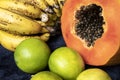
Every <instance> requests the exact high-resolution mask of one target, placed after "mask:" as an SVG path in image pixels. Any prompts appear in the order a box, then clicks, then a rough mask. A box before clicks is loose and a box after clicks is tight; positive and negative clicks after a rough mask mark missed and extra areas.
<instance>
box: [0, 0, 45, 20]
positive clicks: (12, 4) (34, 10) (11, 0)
mask: <svg viewBox="0 0 120 80" xmlns="http://www.w3.org/2000/svg"><path fill="white" fill-rule="evenodd" d="M0 7H1V8H3V9H7V10H9V11H12V12H15V13H18V14H21V15H25V16H28V17H30V18H33V19H35V18H41V15H42V14H45V13H44V12H43V11H41V10H40V9H39V8H38V7H35V6H33V5H30V4H27V3H25V2H22V1H17V0H0Z"/></svg>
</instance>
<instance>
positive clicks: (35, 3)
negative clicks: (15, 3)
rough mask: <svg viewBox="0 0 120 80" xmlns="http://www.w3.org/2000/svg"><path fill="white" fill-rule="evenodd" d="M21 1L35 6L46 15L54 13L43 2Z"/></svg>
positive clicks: (33, 0) (40, 0)
mask: <svg viewBox="0 0 120 80" xmlns="http://www.w3.org/2000/svg"><path fill="white" fill-rule="evenodd" d="M22 1H24V2H26V3H30V4H32V5H35V6H37V7H39V8H40V9H41V10H43V11H45V12H47V13H53V12H54V11H53V9H52V8H51V7H49V5H48V4H47V3H46V2H45V0H22Z"/></svg>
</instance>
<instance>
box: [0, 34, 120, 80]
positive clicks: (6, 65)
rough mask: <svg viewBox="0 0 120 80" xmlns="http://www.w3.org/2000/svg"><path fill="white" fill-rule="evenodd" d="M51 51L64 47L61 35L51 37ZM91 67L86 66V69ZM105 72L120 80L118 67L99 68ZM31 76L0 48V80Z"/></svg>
mask: <svg viewBox="0 0 120 80" xmlns="http://www.w3.org/2000/svg"><path fill="white" fill-rule="evenodd" d="M47 43H48V45H49V47H50V48H51V50H52V51H53V50H54V49H56V48H58V47H61V46H65V43H64V40H63V37H62V36H61V35H59V36H56V37H51V39H50V40H49V41H48V42H47ZM90 67H93V66H88V65H86V68H90ZM99 68H101V69H103V70H105V71H106V72H107V73H108V74H109V75H110V76H111V78H112V80H120V65H115V66H109V67H99ZM30 77H31V75H30V74H27V73H24V72H22V71H21V70H19V69H18V68H17V66H16V65H15V63H14V58H13V52H10V51H8V50H6V49H5V48H3V47H2V46H0V80H30Z"/></svg>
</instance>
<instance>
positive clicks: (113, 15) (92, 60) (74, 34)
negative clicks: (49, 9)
mask: <svg viewBox="0 0 120 80" xmlns="http://www.w3.org/2000/svg"><path fill="white" fill-rule="evenodd" d="M93 4H94V5H95V8H96V7H99V8H98V10H101V9H102V11H101V13H100V12H99V11H98V10H97V11H98V12H99V13H98V12H95V11H94V9H93V13H97V14H96V15H89V14H86V13H85V15H84V14H83V15H82V16H87V17H85V18H87V21H84V19H81V17H82V16H81V15H80V13H82V12H81V11H82V10H81V9H82V7H85V9H83V12H85V11H84V10H86V9H87V8H89V9H88V10H87V12H90V11H91V8H94V6H93V7H88V6H91V5H93ZM119 7H120V1H119V0H67V1H66V2H65V4H64V7H63V10H62V16H61V30H62V34H63V38H64V40H65V43H66V45H67V46H68V47H70V48H73V49H75V50H76V51H78V52H79V53H80V55H81V56H82V57H83V59H84V60H85V62H86V64H88V65H93V66H104V65H115V64H120V57H119V56H120V27H119V26H120V14H119V12H120V9H119ZM77 12H79V13H78V17H80V20H78V19H76V13H77ZM91 13H92V12H91ZM89 16H94V17H93V18H90V21H91V22H90V23H89V20H88V18H89ZM95 16H97V18H96V17H95ZM94 18H95V19H97V20H98V21H96V22H94V21H93V20H95V19H94ZM101 18H102V19H103V20H100V19H101ZM82 22H83V23H84V25H79V26H78V28H76V25H77V24H82ZM99 23H100V24H99ZM85 24H87V27H85ZM90 24H94V25H93V28H96V30H93V31H92V30H91V28H88V27H92V26H90ZM81 26H83V28H86V29H82V28H79V27H81ZM97 26H100V29H101V30H103V32H100V33H99V32H98V33H97V34H100V37H97V38H95V37H96V33H94V32H96V31H97V30H98V29H97V28H99V27H97ZM79 29H80V30H81V32H83V33H84V32H85V30H86V33H87V35H86V36H85V35H83V34H82V33H81V32H80V31H79ZM87 29H89V30H90V31H91V32H90V33H91V34H92V36H91V37H90V33H89V30H87ZM98 31H99V30H98ZM79 34H80V35H83V37H80V36H79ZM89 39H91V40H92V41H89ZM86 40H87V41H86Z"/></svg>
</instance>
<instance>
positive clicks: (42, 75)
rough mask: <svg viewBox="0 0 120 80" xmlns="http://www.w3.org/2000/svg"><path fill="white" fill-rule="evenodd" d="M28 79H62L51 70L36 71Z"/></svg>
mask: <svg viewBox="0 0 120 80" xmlns="http://www.w3.org/2000/svg"><path fill="white" fill-rule="evenodd" d="M30 80H63V79H62V78H61V77H60V76H58V75H57V74H55V73H53V72H50V71H41V72H38V73H36V74H35V75H32V78H31V79H30Z"/></svg>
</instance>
